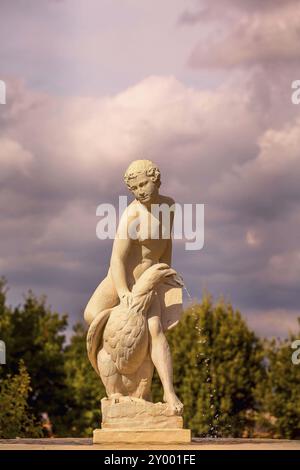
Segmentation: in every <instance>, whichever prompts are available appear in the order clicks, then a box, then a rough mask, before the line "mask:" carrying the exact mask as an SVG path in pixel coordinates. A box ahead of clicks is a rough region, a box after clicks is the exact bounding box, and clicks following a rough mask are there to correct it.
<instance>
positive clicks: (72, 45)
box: [0, 0, 300, 336]
mask: <svg viewBox="0 0 300 470" xmlns="http://www.w3.org/2000/svg"><path fill="white" fill-rule="evenodd" d="M0 11H1V14H0V79H1V80H4V81H5V82H6V85H7V103H6V104H5V105H0V161H1V173H0V195H1V197H0V206H1V219H0V234H1V235H0V236H1V245H0V271H1V273H2V274H3V275H4V276H5V277H6V278H7V280H8V283H9V286H10V291H9V301H10V302H11V303H12V304H17V303H18V302H20V301H21V299H22V293H24V292H26V291H27V290H28V289H29V288H32V289H33V290H34V292H36V293H37V294H42V293H45V294H47V296H48V300H49V303H50V304H51V305H52V306H53V307H54V308H56V309H58V310H59V311H60V312H63V311H67V312H69V314H70V316H71V318H72V321H76V320H78V319H79V318H81V314H82V309H83V308H84V306H85V304H86V302H87V300H88V298H89V296H90V294H91V293H92V291H93V290H94V288H95V287H96V286H97V284H98V283H99V282H100V281H101V279H102V278H103V277H104V276H105V274H106V270H107V265H108V262H109V257H110V251H111V244H112V242H111V241H109V240H108V241H100V240H98V239H97V238H96V224H97V222H98V220H99V219H98V218H97V217H96V207H97V206H98V204H100V203H103V202H106V203H107V202H110V203H116V201H117V198H118V195H127V190H126V188H125V186H124V184H123V181H122V175H123V172H124V170H125V169H126V167H127V166H128V164H129V163H130V161H132V160H134V159H136V158H148V159H153V160H154V161H155V162H157V163H158V164H159V166H160V168H161V172H162V182H163V186H162V189H163V193H164V194H167V195H170V196H173V197H174V198H175V199H176V201H178V202H186V203H187V202H189V203H204V204H205V245H204V248H203V250H201V251H185V250H184V245H183V244H182V243H180V242H177V243H175V245H174V254H173V264H174V266H175V268H177V269H178V271H180V272H181V273H182V275H183V277H184V279H185V282H186V285H187V287H188V289H189V291H190V293H191V295H192V297H194V298H198V299H200V298H201V295H202V292H203V289H207V290H209V291H210V292H211V293H212V294H213V295H214V296H215V297H218V296H220V295H223V296H224V297H225V298H226V299H228V300H231V301H232V302H233V304H234V306H235V307H236V308H239V309H240V310H241V311H242V313H243V314H244V315H246V316H247V318H248V321H249V324H250V325H251V326H252V327H253V328H255V330H256V331H257V332H258V333H260V334H262V335H276V336H278V335H281V336H284V335H286V334H287V332H288V331H289V330H290V331H291V330H293V329H296V328H297V321H296V319H297V317H298V316H300V305H299V297H300V292H299V290H300V289H299V285H300V246H299V228H300V212H299V202H300V184H299V181H300V160H299V149H300V106H297V105H294V104H292V102H291V94H292V89H291V83H292V82H293V81H294V80H296V79H300V70H299V60H300V28H299V25H300V0H164V1H163V2H158V1H151V2H150V1H148V2H146V1H143V2H141V1H140V0H56V1H55V0H52V1H50V0H1V5H0Z"/></svg>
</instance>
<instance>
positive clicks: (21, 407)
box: [0, 361, 43, 439]
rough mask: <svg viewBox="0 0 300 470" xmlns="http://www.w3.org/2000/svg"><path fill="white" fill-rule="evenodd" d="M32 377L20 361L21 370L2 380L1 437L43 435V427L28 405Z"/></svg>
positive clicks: (0, 389)
mask: <svg viewBox="0 0 300 470" xmlns="http://www.w3.org/2000/svg"><path fill="white" fill-rule="evenodd" d="M30 392H31V388H30V377H29V374H28V372H27V370H26V367H25V366H24V363H23V362H22V361H20V364H19V371H18V373H17V374H15V375H13V376H11V375H10V374H8V375H7V377H6V378H5V379H1V380H0V438H1V439H13V438H16V437H41V436H42V435H43V432H42V427H41V424H40V423H39V422H37V421H36V419H35V417H34V415H33V414H32V413H31V411H30V409H29V405H28V397H29V393H30Z"/></svg>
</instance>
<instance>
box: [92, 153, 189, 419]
mask: <svg viewBox="0 0 300 470" xmlns="http://www.w3.org/2000/svg"><path fill="white" fill-rule="evenodd" d="M160 176H161V175H160V171H159V169H158V167H157V165H155V164H154V163H153V162H151V161H149V160H137V161H134V162H133V163H131V165H130V166H129V167H128V169H127V170H126V172H125V176H124V180H125V182H126V184H127V186H128V188H129V190H130V191H131V192H132V193H133V195H134V197H135V199H134V201H133V202H132V203H131V204H130V205H129V206H128V207H127V209H126V210H125V212H124V214H123V215H122V217H121V220H120V223H119V227H118V231H117V234H116V237H115V240H114V244H113V250H112V256H111V262H110V268H109V271H108V274H107V276H106V278H105V279H104V280H103V281H102V282H101V284H100V285H99V286H98V287H97V289H96V290H95V292H94V294H93V295H92V297H91V299H90V301H89V302H88V305H87V307H86V309H85V312H84V318H85V320H86V321H87V323H88V324H89V325H90V329H89V334H88V352H89V357H90V360H91V362H92V364H93V366H94V368H95V369H96V371H97V372H98V373H99V374H100V376H101V379H102V381H103V382H104V385H105V387H106V392H107V395H108V398H113V397H118V396H132V397H136V398H142V399H144V400H150V397H151V380H152V374H153V365H154V366H155V368H156V369H157V372H158V374H159V377H160V379H161V382H162V385H163V390H164V401H165V402H166V403H167V404H168V408H169V410H170V411H171V413H172V414H181V413H182V409H183V405H182V403H181V402H180V400H179V399H178V397H177V396H176V394H175V392H174V388H173V368H172V359H171V354H170V350H169V345H168V343H167V340H166V337H165V334H164V330H166V329H168V328H171V327H173V326H174V325H175V324H177V323H178V320H179V317H180V315H181V313H182V283H181V281H180V278H179V277H178V275H177V273H176V271H174V270H173V269H171V268H170V265H171V255H172V239H171V230H172V222H173V217H172V215H174V200H173V199H172V198H170V197H167V196H163V195H161V194H159V187H160V184H161V181H160ZM153 205H156V207H158V208H161V207H163V205H164V207H165V208H166V206H167V208H168V209H169V214H170V216H171V223H170V225H169V226H168V227H166V226H165V225H164V224H163V222H162V221H161V217H160V216H157V215H155V212H153V211H152V210H151V209H152V208H153ZM133 226H134V227H136V228H137V230H136V231H135V232H134V234H133V230H132V227H133ZM154 233H155V236H154V237H153V234H154ZM124 235H125V236H124ZM170 293H171V294H170ZM168 295H169V297H168ZM168 299H169V300H168Z"/></svg>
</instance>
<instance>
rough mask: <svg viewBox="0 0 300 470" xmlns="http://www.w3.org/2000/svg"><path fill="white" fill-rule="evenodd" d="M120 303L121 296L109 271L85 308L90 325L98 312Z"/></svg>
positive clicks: (85, 314) (86, 318)
mask: <svg viewBox="0 0 300 470" xmlns="http://www.w3.org/2000/svg"><path fill="white" fill-rule="evenodd" d="M118 303H119V297H118V294H117V291H116V289H115V286H114V284H113V280H112V277H111V274H110V271H109V272H108V274H107V276H106V278H105V279H104V280H103V281H102V282H101V283H100V284H99V286H98V287H97V289H96V290H95V292H94V293H93V295H92V297H91V298H90V300H89V302H88V304H87V306H86V308H85V311H84V319H85V321H86V322H87V323H88V324H89V325H90V324H91V323H92V321H93V320H94V318H95V317H96V316H97V315H98V313H100V312H102V311H103V310H106V309H107V308H112V307H115V305H118Z"/></svg>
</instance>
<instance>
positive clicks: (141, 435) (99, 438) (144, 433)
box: [93, 428, 191, 444]
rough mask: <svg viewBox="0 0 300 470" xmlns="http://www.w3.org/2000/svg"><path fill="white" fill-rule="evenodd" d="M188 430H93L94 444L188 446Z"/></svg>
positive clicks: (189, 438) (189, 437)
mask: <svg viewBox="0 0 300 470" xmlns="http://www.w3.org/2000/svg"><path fill="white" fill-rule="evenodd" d="M190 442H191V431H190V429H132V428H131V429H95V430H94V432H93V443H94V444H113V443H116V444H117V443H119V444H143V443H153V444H188V443H190Z"/></svg>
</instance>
